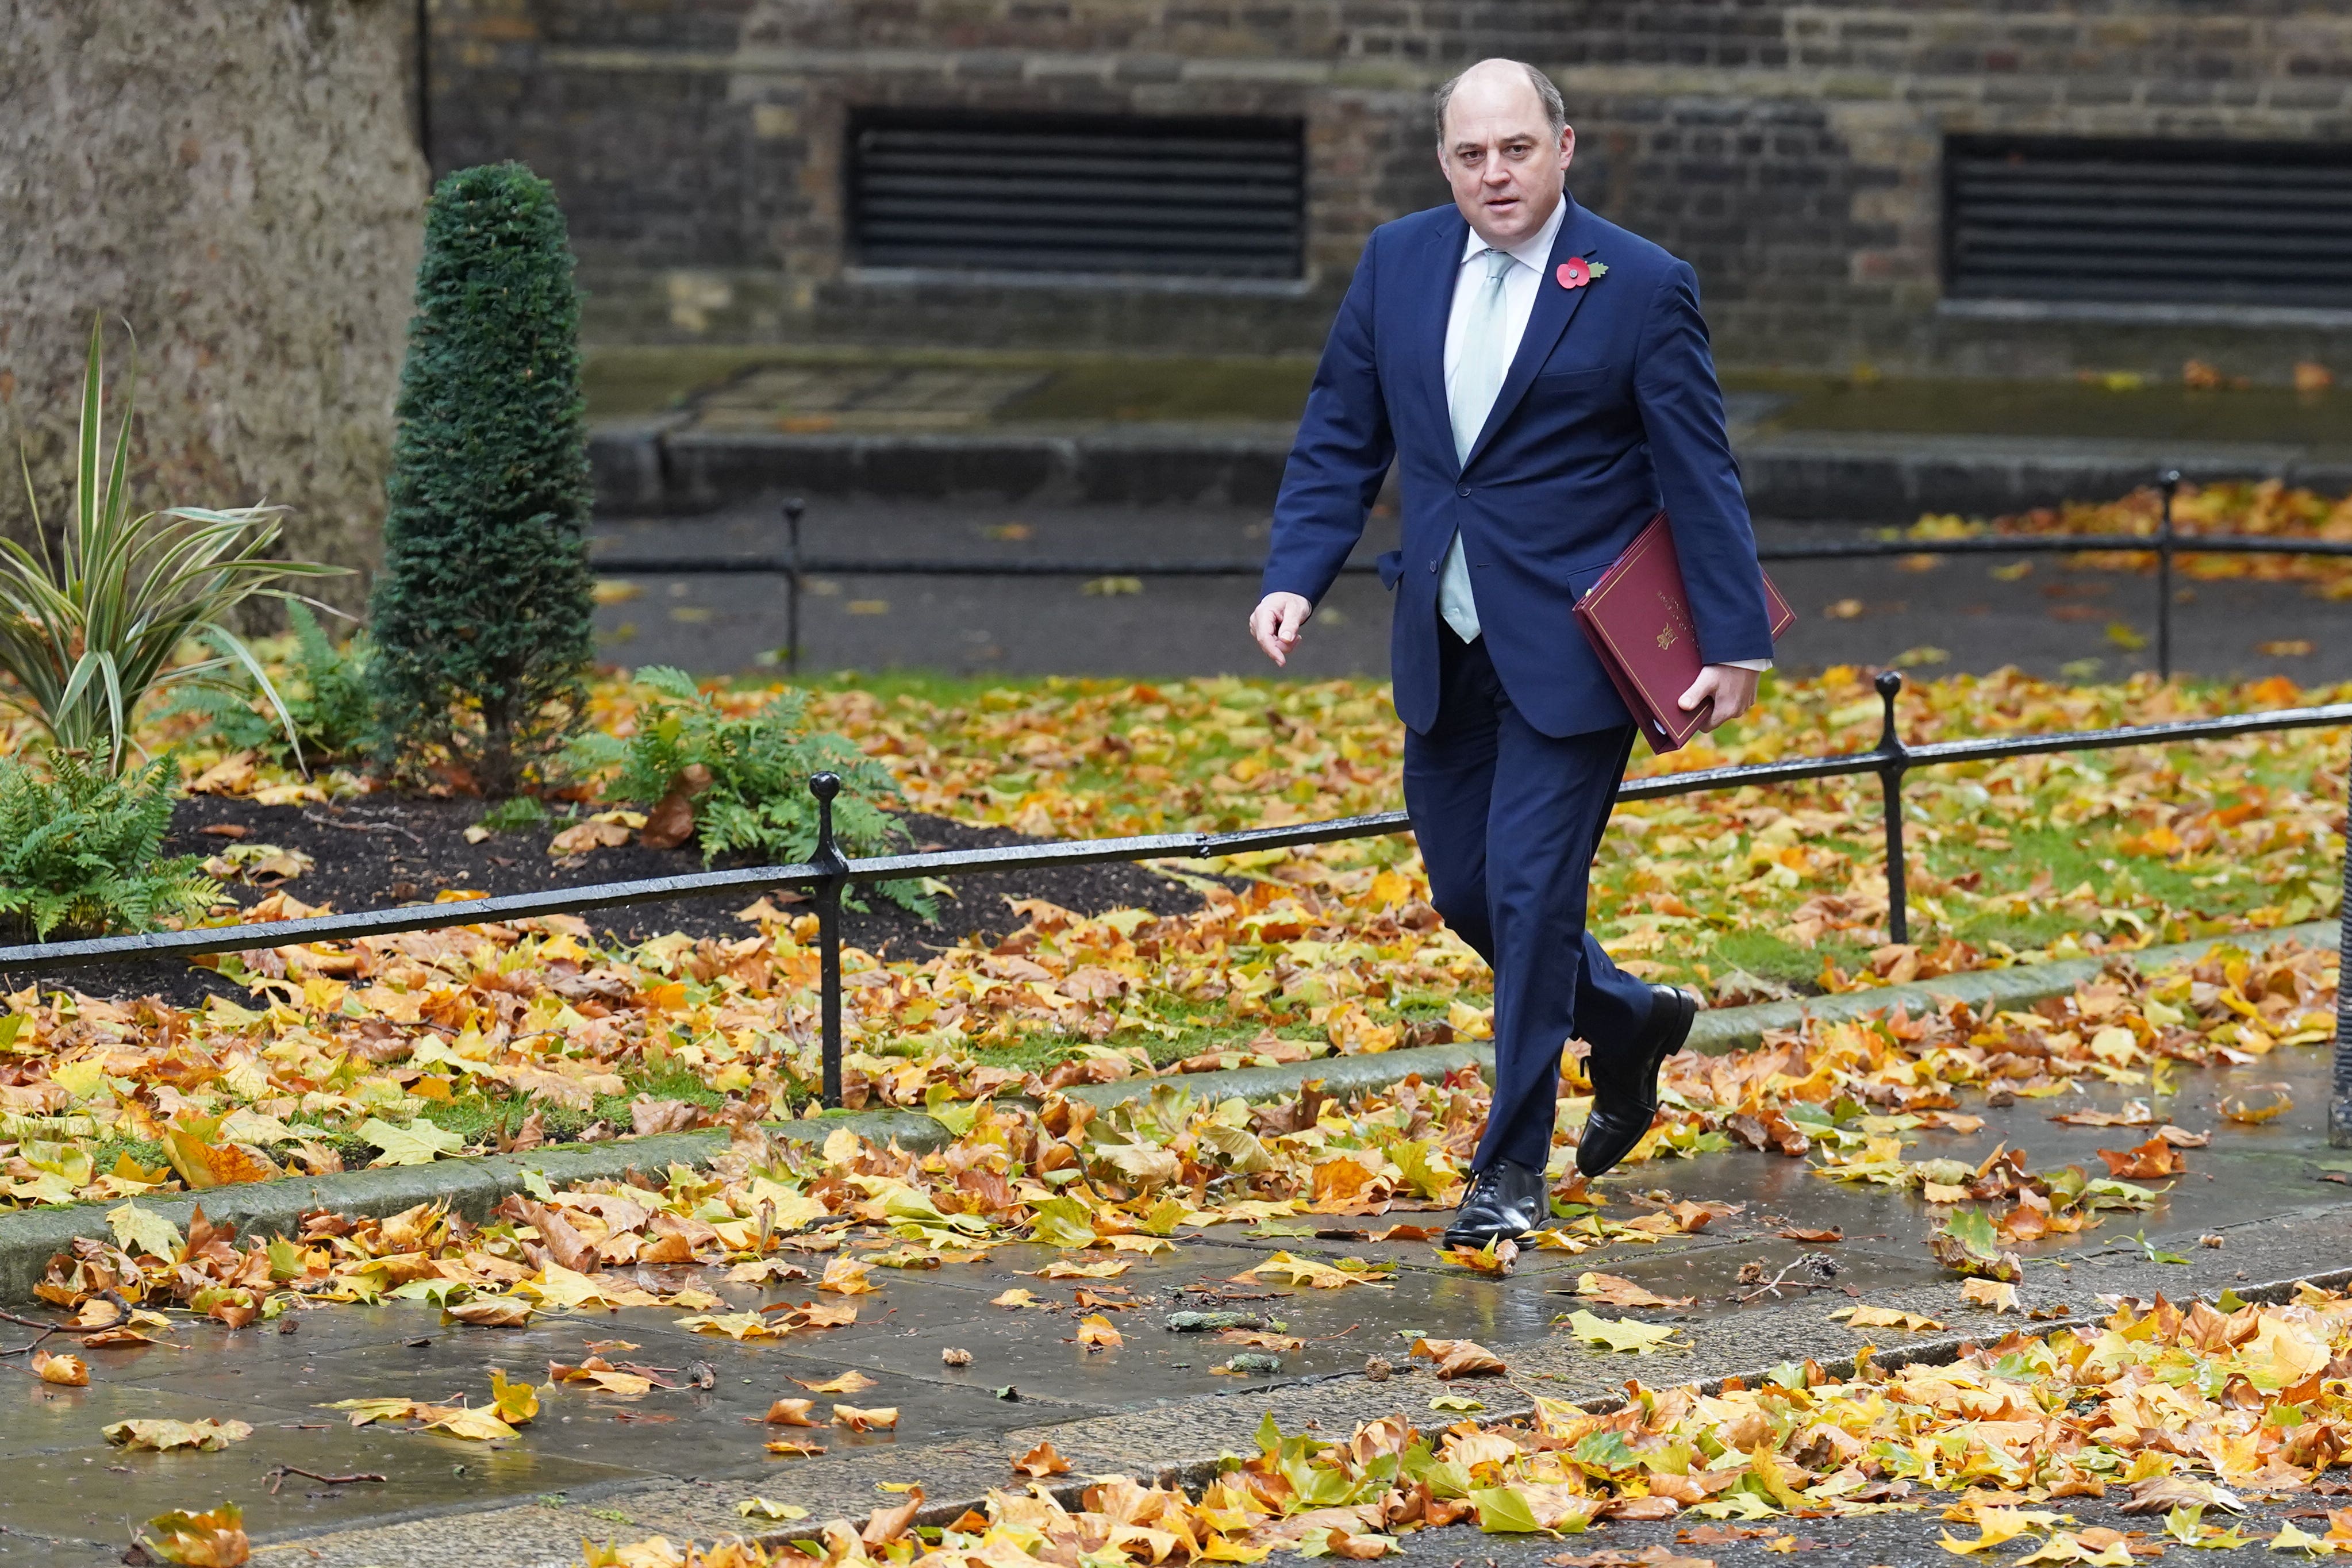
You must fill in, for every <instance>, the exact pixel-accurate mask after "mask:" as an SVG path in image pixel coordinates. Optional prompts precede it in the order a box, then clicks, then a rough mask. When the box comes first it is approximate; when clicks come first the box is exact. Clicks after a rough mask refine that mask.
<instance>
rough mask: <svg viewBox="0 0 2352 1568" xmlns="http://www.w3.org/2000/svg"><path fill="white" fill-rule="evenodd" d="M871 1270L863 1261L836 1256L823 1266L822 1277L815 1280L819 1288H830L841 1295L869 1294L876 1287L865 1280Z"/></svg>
mask: <svg viewBox="0 0 2352 1568" xmlns="http://www.w3.org/2000/svg"><path fill="white" fill-rule="evenodd" d="M870 1272H872V1270H871V1268H869V1267H868V1266H867V1265H866V1263H864V1262H863V1261H861V1260H860V1259H858V1258H835V1259H834V1260H833V1261H831V1262H830V1263H827V1264H826V1265H825V1266H824V1279H821V1280H819V1281H818V1282H817V1289H820V1290H831V1291H834V1292H835V1293H836V1294H839V1295H843V1296H864V1295H869V1294H871V1293H872V1292H873V1291H874V1290H875V1289H877V1287H875V1286H873V1285H870V1284H868V1283H867V1282H866V1275H867V1274H868V1273H870Z"/></svg>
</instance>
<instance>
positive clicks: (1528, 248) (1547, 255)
mask: <svg viewBox="0 0 2352 1568" xmlns="http://www.w3.org/2000/svg"><path fill="white" fill-rule="evenodd" d="M1567 221H1568V193H1567V192H1565V191H1563V192H1561V193H1560V197H1559V205H1557V206H1555V207H1553V208H1552V209H1551V216H1549V217H1548V218H1546V219H1544V225H1543V227H1541V228H1539V229H1538V230H1536V231H1535V233H1533V234H1531V235H1529V236H1528V237H1527V238H1525V239H1523V240H1521V241H1519V243H1518V244H1517V245H1515V246H1512V247H1510V248H1509V249H1508V250H1507V251H1506V252H1505V253H1504V254H1505V255H1507V256H1508V257H1510V258H1511V259H1512V260H1514V261H1516V262H1517V263H1519V264H1520V265H1521V266H1523V267H1527V268H1531V269H1532V270H1534V271H1537V272H1540V271H1542V270H1543V267H1544V263H1545V262H1547V261H1549V260H1550V259H1551V246H1552V241H1554V240H1555V239H1558V238H1559V226H1560V225H1561V224H1563V223H1565V222H1567ZM1486 248H1487V246H1486V241H1485V240H1483V239H1481V238H1479V237H1478V231H1477V230H1476V229H1475V228H1474V229H1472V230H1471V231H1470V232H1469V234H1468V235H1467V236H1466V237H1465V238H1464V240H1463V242H1462V259H1463V260H1465V261H1467V260H1469V259H1470V258H1472V257H1474V256H1475V255H1477V254H1478V253H1479V252H1480V251H1482V250H1485V249H1486Z"/></svg>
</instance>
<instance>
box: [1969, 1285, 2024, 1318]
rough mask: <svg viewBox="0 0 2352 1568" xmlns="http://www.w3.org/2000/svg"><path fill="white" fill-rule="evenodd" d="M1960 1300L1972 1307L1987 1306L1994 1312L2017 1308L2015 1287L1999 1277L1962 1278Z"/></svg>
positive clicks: (2010, 1310) (2011, 1310)
mask: <svg viewBox="0 0 2352 1568" xmlns="http://www.w3.org/2000/svg"><path fill="white" fill-rule="evenodd" d="M1960 1300H1963V1301H1966V1302H1968V1303H1969V1305H1970V1306H1972V1307H1989V1308H1990V1309H1991V1310H1994V1311H1996V1312H2014V1311H2016V1310H2018V1304H2017V1287H2016V1286H2014V1285H2011V1284H2009V1283H2007V1282H2006V1281H2004V1280H2000V1279H1963V1280H1961V1281H1960Z"/></svg>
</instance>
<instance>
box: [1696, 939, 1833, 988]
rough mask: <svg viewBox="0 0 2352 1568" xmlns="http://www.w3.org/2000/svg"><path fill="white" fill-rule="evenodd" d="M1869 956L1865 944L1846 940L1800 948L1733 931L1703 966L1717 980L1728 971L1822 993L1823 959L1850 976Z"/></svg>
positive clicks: (1776, 940) (1718, 944) (1717, 943)
mask: <svg viewBox="0 0 2352 1568" xmlns="http://www.w3.org/2000/svg"><path fill="white" fill-rule="evenodd" d="M1869 956H1870V948H1869V945H1868V944H1867V943H1864V942H1854V941H1853V940H1851V939H1849V938H1843V937H1836V936H1828V937H1823V938H1822V941H1821V942H1820V943H1819V945H1817V946H1813V947H1801V946H1799V945H1798V944H1797V943H1795V942H1790V941H1787V940H1786V939H1784V938H1781V937H1777V936H1774V935H1773V934H1772V933H1771V932H1769V931H1727V932H1726V933H1725V934H1724V935H1723V936H1722V937H1720V938H1718V939H1717V942H1716V944H1715V947H1714V949H1713V950H1712V951H1711V952H1709V953H1708V954H1707V957H1706V965H1707V968H1708V969H1709V970H1710V971H1711V972H1713V973H1714V974H1715V976H1716V978H1717V979H1721V978H1722V976H1723V975H1724V974H1725V973H1727V972H1729V971H1730V970H1733V969H1744V970H1746V971H1747V972H1748V973H1750V974H1753V975H1755V976H1756V977H1757V978H1758V979H1759V980H1777V981H1779V982H1780V984H1783V985H1787V986H1790V987H1792V988H1793V989H1795V990H1798V991H1804V992H1814V991H1819V990H1820V989H1821V984H1820V982H1821V975H1822V960H1823V959H1824V958H1827V959H1831V960H1833V961H1834V962H1835V963H1836V964H1837V966H1838V967H1839V968H1840V969H1843V970H1844V971H1845V972H1846V973H1853V971H1854V970H1855V969H1856V968H1858V967H1860V966H1861V964H1862V963H1864V962H1865V961H1866V960H1867V959H1868V958H1869Z"/></svg>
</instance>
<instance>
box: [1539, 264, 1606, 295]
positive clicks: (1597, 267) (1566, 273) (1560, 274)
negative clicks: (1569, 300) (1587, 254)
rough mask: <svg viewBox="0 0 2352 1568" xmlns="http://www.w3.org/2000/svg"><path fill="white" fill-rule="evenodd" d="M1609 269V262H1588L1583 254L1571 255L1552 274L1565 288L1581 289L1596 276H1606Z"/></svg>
mask: <svg viewBox="0 0 2352 1568" xmlns="http://www.w3.org/2000/svg"><path fill="white" fill-rule="evenodd" d="M1608 271H1609V264H1608V263H1607V262H1605V261H1593V262H1587V261H1586V260H1585V259H1584V258H1582V257H1581V256H1571V257H1570V258H1568V259H1567V260H1565V261H1563V262H1561V263H1560V264H1559V270H1558V271H1557V272H1554V273H1553V274H1552V276H1553V277H1555V278H1557V279H1559V286H1560V287H1561V288H1563V289H1581V288H1583V287H1584V286H1585V285H1586V284H1587V283H1590V282H1591V281H1592V280H1593V279H1595V278H1600V277H1602V276H1605V275H1606V274H1607V272H1608Z"/></svg>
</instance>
